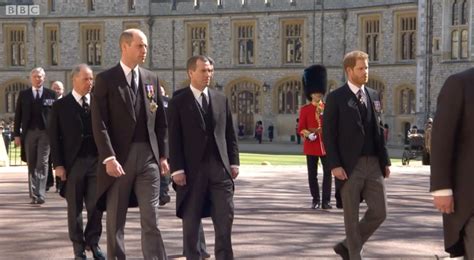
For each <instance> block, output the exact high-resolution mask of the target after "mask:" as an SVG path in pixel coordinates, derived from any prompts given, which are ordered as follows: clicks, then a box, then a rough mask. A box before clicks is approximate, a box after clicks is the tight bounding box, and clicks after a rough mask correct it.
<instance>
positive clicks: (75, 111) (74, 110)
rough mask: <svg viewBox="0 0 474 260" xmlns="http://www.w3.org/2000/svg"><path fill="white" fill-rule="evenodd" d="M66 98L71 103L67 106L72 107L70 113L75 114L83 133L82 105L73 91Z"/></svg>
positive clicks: (77, 123)
mask: <svg viewBox="0 0 474 260" xmlns="http://www.w3.org/2000/svg"><path fill="white" fill-rule="evenodd" d="M64 98H67V102H69V103H70V104H71V105H70V106H67V107H69V109H70V115H74V120H75V121H76V124H75V125H78V126H80V133H82V130H83V128H84V126H83V125H82V120H81V112H82V111H81V110H82V107H81V106H80V105H79V103H77V101H76V99H75V98H74V96H73V95H72V93H71V94H69V95H68V96H66V97H64Z"/></svg>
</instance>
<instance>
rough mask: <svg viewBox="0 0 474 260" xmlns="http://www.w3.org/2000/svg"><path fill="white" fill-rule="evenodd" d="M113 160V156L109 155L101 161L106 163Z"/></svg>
mask: <svg viewBox="0 0 474 260" xmlns="http://www.w3.org/2000/svg"><path fill="white" fill-rule="evenodd" d="M111 160H115V156H109V157H107V158H105V160H104V161H103V162H102V164H106V163H107V162H108V161H111Z"/></svg>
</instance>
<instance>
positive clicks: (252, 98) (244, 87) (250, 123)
mask: <svg viewBox="0 0 474 260" xmlns="http://www.w3.org/2000/svg"><path fill="white" fill-rule="evenodd" d="M226 90H227V95H228V96H229V97H230V101H231V110H232V113H233V114H236V116H237V125H238V126H243V133H244V135H245V136H249V135H253V134H254V125H255V117H256V115H259V114H260V113H261V110H262V107H261V106H262V92H261V84H259V83H258V82H257V81H256V80H252V79H247V78H242V79H238V80H235V81H232V82H231V83H229V84H228V87H226Z"/></svg>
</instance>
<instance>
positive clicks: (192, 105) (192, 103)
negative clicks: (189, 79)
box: [183, 87, 206, 131]
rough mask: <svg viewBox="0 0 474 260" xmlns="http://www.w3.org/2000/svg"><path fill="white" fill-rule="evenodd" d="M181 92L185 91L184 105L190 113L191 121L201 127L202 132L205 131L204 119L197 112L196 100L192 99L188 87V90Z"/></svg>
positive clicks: (191, 93)
mask: <svg viewBox="0 0 474 260" xmlns="http://www.w3.org/2000/svg"><path fill="white" fill-rule="evenodd" d="M183 91H186V93H183V94H186V104H187V106H188V111H189V112H190V115H191V117H192V118H193V120H195V121H196V123H197V124H198V125H200V126H201V129H202V130H203V131H206V123H205V121H204V117H203V116H202V114H201V112H200V111H199V107H198V106H199V103H198V102H197V100H196V98H194V95H193V92H192V91H191V88H190V87H188V89H186V90H183Z"/></svg>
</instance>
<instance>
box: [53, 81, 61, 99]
mask: <svg viewBox="0 0 474 260" xmlns="http://www.w3.org/2000/svg"><path fill="white" fill-rule="evenodd" d="M51 89H52V90H53V91H54V92H56V96H57V99H61V98H62V97H63V95H64V84H63V83H62V82H61V81H59V80H57V81H54V82H53V83H51Z"/></svg>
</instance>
